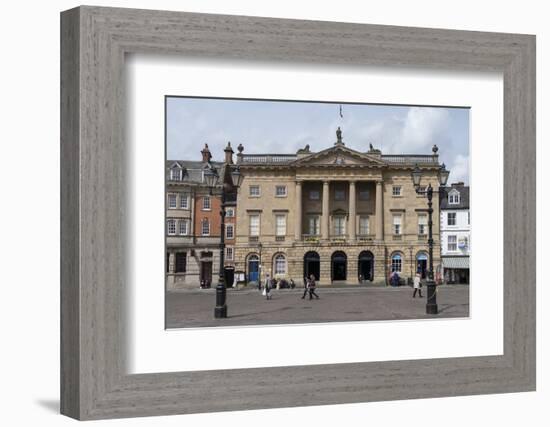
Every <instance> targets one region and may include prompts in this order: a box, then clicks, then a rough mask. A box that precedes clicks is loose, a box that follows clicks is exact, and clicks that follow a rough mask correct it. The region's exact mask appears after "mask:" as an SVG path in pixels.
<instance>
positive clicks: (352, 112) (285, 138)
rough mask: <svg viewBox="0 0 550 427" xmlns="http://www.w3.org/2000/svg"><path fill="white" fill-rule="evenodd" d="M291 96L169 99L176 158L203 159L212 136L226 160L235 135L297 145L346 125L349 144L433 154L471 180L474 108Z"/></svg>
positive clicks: (256, 144) (214, 148) (261, 147)
mask: <svg viewBox="0 0 550 427" xmlns="http://www.w3.org/2000/svg"><path fill="white" fill-rule="evenodd" d="M339 109H340V104H335V103H318V102H291V101H288V102H287V101H255V100H254V101H253V100H235V99H231V100H225V99H207V98H176V97H170V98H168V99H167V157H168V159H181V160H200V159H201V154H200V150H201V149H202V147H203V146H204V144H205V143H207V144H208V146H209V147H210V151H211V152H212V155H213V160H223V149H224V148H225V146H226V145H227V141H231V145H232V146H233V147H234V148H233V149H234V150H235V152H236V151H237V150H236V147H237V146H238V145H239V144H243V146H244V148H245V151H244V152H245V153H248V154H254V153H295V152H296V150H298V149H299V148H303V147H304V146H305V145H306V144H309V145H310V148H311V150H312V151H320V150H323V149H325V148H328V147H330V146H332V145H333V143H334V141H335V140H336V135H335V131H336V128H337V127H338V126H340V127H341V128H342V134H343V140H344V143H345V144H346V146H348V147H350V148H353V149H355V150H358V151H363V152H365V151H367V150H368V149H369V144H371V143H372V144H373V145H374V147H375V148H379V149H381V150H382V152H383V153H384V154H401V153H405V154H430V153H431V148H432V146H433V144H437V146H438V147H439V155H440V160H441V161H442V162H444V163H445V164H446V165H447V169H449V170H450V171H451V175H450V177H449V182H455V181H464V182H465V183H469V157H470V153H469V109H467V108H445V107H417V106H413V107H409V106H386V105H367V104H342V112H343V116H344V117H343V118H341V117H340V114H339Z"/></svg>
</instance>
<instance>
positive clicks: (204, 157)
mask: <svg viewBox="0 0 550 427" xmlns="http://www.w3.org/2000/svg"><path fill="white" fill-rule="evenodd" d="M201 154H202V162H203V163H208V162H210V159H211V158H212V153H210V150H209V149H208V144H204V148H203V149H202V150H201Z"/></svg>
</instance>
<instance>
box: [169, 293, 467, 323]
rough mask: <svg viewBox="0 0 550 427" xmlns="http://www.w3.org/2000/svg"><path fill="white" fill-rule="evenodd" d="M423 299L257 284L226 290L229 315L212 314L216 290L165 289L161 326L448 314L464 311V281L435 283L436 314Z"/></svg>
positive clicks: (442, 315)
mask: <svg viewBox="0 0 550 427" xmlns="http://www.w3.org/2000/svg"><path fill="white" fill-rule="evenodd" d="M422 290H423V296H424V298H418V295H417V297H416V298H412V294H413V290H412V289H411V288H410V287H408V286H404V287H399V288H392V287H387V288H375V287H370V288H368V287H363V288H323V287H318V288H317V290H316V293H317V294H318V295H319V296H320V299H318V300H316V299H313V300H309V299H308V298H309V297H308V296H306V299H301V296H302V294H303V288H301V289H293V290H290V289H280V290H273V291H272V295H273V298H272V299H271V300H266V298H265V296H263V295H262V294H261V293H260V292H259V291H258V290H257V289H247V288H245V289H240V290H234V289H229V290H228V291H227V306H228V311H227V313H228V317H227V318H226V319H215V318H214V307H215V304H216V294H215V289H206V290H199V289H197V290H185V291H174V292H167V294H166V327H167V328H168V329H171V328H190V327H192V328H196V327H205V326H207V327H212V326H243V325H270V324H291V323H319V322H349V321H365V320H393V319H421V318H451V317H468V316H469V286H466V285H452V286H438V289H437V304H438V307H439V314H437V315H427V314H426V297H425V291H426V288H425V287H424V288H422Z"/></svg>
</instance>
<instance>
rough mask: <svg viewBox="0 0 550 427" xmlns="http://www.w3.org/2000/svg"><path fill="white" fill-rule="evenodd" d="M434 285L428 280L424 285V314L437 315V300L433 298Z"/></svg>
mask: <svg viewBox="0 0 550 427" xmlns="http://www.w3.org/2000/svg"><path fill="white" fill-rule="evenodd" d="M435 287H436V284H435V282H434V281H433V280H428V282H427V283H426V291H427V294H428V295H426V314H437V313H438V310H437V300H436V296H435Z"/></svg>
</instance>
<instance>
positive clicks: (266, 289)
mask: <svg viewBox="0 0 550 427" xmlns="http://www.w3.org/2000/svg"><path fill="white" fill-rule="evenodd" d="M271 285H272V283H271V279H270V278H269V274H266V276H265V284H264V292H263V294H264V295H265V298H266V299H268V300H269V299H271Z"/></svg>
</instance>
